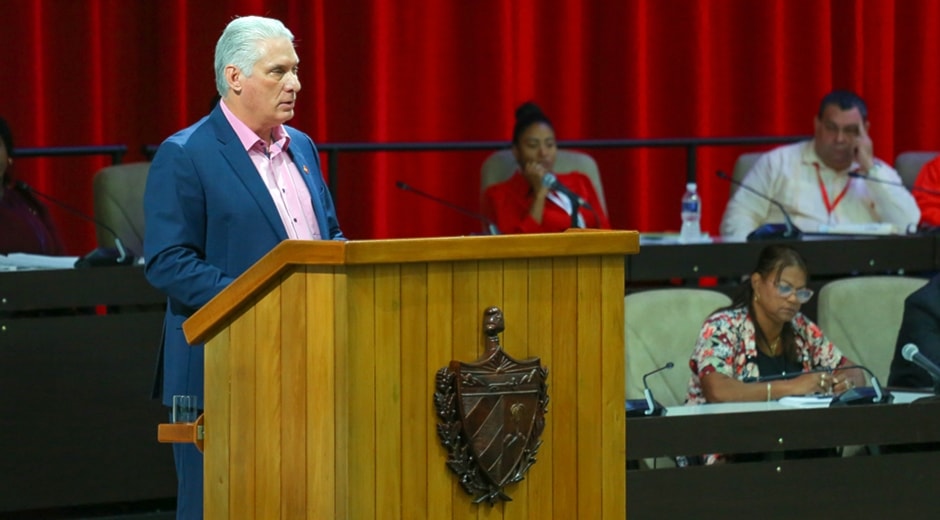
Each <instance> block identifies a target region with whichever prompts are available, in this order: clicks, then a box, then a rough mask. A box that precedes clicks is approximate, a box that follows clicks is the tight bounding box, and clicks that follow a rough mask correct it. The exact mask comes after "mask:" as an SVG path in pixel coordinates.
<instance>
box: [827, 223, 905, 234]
mask: <svg viewBox="0 0 940 520" xmlns="http://www.w3.org/2000/svg"><path fill="white" fill-rule="evenodd" d="M819 232H820V233H832V234H834V235H896V234H897V233H898V228H897V227H895V225H894V224H890V223H888V222H870V223H867V224H851V223H845V224H821V225H820V226H819Z"/></svg>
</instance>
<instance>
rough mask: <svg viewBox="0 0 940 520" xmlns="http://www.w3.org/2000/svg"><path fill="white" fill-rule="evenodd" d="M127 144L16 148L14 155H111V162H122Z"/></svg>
mask: <svg viewBox="0 0 940 520" xmlns="http://www.w3.org/2000/svg"><path fill="white" fill-rule="evenodd" d="M126 153H127V145H123V144H106V145H100V146H43V147H35V148H14V149H13V157H17V158H19V157H75V156H84V155H109V156H111V164H121V161H123V160H124V154H126Z"/></svg>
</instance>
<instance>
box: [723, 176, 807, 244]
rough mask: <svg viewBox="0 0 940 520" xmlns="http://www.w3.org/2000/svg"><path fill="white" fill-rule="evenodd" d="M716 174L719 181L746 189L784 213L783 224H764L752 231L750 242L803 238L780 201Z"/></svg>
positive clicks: (729, 177) (737, 181)
mask: <svg viewBox="0 0 940 520" xmlns="http://www.w3.org/2000/svg"><path fill="white" fill-rule="evenodd" d="M716 174H717V175H718V178H719V179H724V180H726V181H728V182H730V183H731V184H734V185H735V186H738V187H741V188H744V189H745V190H747V191H749V192H751V193H753V194H754V195H757V196H758V197H760V198H762V199H764V200H766V201H767V202H770V203H771V204H773V205H774V206H777V208H778V209H779V210H780V213H783V220H784V223H783V224H763V225H761V226H760V227H758V228H757V229H755V230H754V231H751V233H750V234H749V235H748V236H747V239H748V241H757V240H775V239H779V238H790V239H798V238H800V237H802V236H803V232H802V231H800V229H799V228H798V227H796V225H794V224H793V219H791V218H790V213H789V212H788V211H787V208H785V207H783V204H781V203H780V202H779V201H777V200H774V199H772V198H770V197H768V196H767V195H764V194H763V193H761V192H759V191H757V190H755V189H754V188H752V187H750V186H748V185H747V184H744V183H743V182H741V181H739V180H736V179H734V178H732V177H731V176H729V175H728V174H726V173H725V172H723V171H721V170H719V171H718V172H716Z"/></svg>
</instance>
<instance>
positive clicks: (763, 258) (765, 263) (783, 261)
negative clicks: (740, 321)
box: [719, 245, 809, 361]
mask: <svg viewBox="0 0 940 520" xmlns="http://www.w3.org/2000/svg"><path fill="white" fill-rule="evenodd" d="M787 267H796V268H798V269H799V270H801V271H803V273H805V274H809V270H808V269H807V268H806V260H804V259H803V257H802V255H800V253H798V252H797V251H796V250H795V249H793V248H792V247H789V246H781V245H773V246H767V247H765V248H764V249H763V250H761V252H760V256H759V257H758V259H757V266H756V267H755V268H754V270H753V271H751V274H752V275H753V274H754V273H757V274H759V275H761V278H762V279H764V280H766V279H768V278H770V277H773V278H774V282H775V283H776V282H779V281H780V273H781V272H782V271H783V270H784V269H786V268H787ZM742 308H743V309H747V312H748V314H750V315H751V321H753V322H754V330H755V332H756V333H757V339H758V341H763V342H764V343H765V344H768V345H769V343H770V342H769V341H767V336H766V335H764V331H763V330H761V328H760V324H759V323H757V319H756V318H754V287H753V286H752V285H751V277H750V276H748V277H747V279H746V280H745V281H744V283H742V284H741V288H740V289H739V290H738V292H737V294H735V296H734V298H733V299H732V300H731V305H729V306H727V307H724V308H722V309H719V310H731V309H742ZM794 338H795V333H794V331H793V325H791V324H790V323H785V324H784V326H783V331H782V332H781V334H780V342H781V344H782V345H783V352H784V355H786V357H787V360H789V361H798V359H796V342H795V339H794Z"/></svg>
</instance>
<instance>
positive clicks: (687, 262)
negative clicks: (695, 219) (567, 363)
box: [625, 235, 940, 285]
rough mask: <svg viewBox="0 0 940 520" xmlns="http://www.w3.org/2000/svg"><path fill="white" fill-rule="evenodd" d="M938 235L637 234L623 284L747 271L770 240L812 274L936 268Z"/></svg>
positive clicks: (733, 275) (735, 274)
mask: <svg viewBox="0 0 940 520" xmlns="http://www.w3.org/2000/svg"><path fill="white" fill-rule="evenodd" d="M938 240H940V237H937V236H928V235H924V236H873V237H806V238H805V239H803V240H796V241H792V240H791V241H767V242H740V241H723V240H722V239H716V241H715V242H713V243H706V244H675V243H657V242H656V241H652V240H649V239H647V238H643V237H641V242H640V253H639V254H636V255H629V256H627V257H626V260H625V261H626V268H627V284H628V285H630V284H633V283H634V282H647V281H659V280H668V279H671V278H683V279H694V278H699V277H703V276H716V277H724V278H738V277H740V276H742V275H745V274H747V273H749V272H751V270H752V269H754V266H755V265H756V264H757V258H758V256H759V255H760V251H761V250H762V249H763V248H764V247H765V246H767V245H769V244H787V245H790V246H792V247H793V248H795V249H796V250H797V251H799V252H800V254H802V255H803V257H804V258H805V259H806V263H807V265H808V267H809V270H810V274H811V275H812V276H813V277H814V278H817V277H826V278H838V277H843V276H851V275H855V274H886V273H895V274H896V273H899V272H903V273H907V274H914V273H927V272H931V271H936V270H938V269H940V256H938V255H940V246H938Z"/></svg>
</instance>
